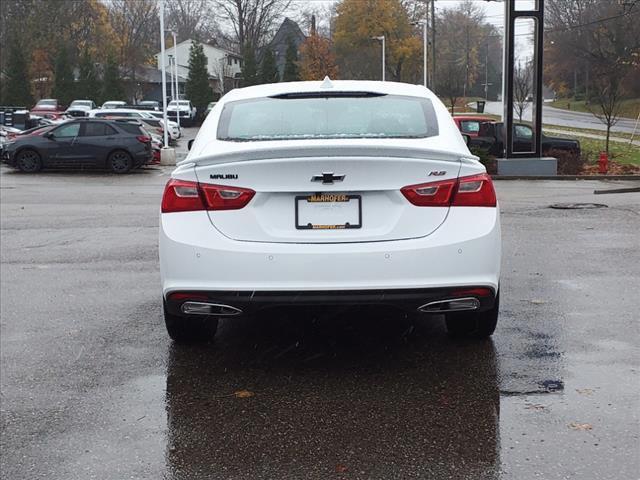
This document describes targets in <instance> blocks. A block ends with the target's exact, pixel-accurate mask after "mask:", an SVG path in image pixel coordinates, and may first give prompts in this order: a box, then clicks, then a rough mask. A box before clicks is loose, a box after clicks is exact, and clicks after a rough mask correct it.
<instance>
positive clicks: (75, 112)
mask: <svg viewBox="0 0 640 480" xmlns="http://www.w3.org/2000/svg"><path fill="white" fill-rule="evenodd" d="M95 108H96V104H95V102H94V101H93V100H74V101H73V102H71V105H69V108H67V110H66V111H65V112H64V113H65V115H68V116H70V117H86V116H88V115H89V112H90V111H91V110H93V109H95Z"/></svg>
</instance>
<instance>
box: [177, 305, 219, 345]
mask: <svg viewBox="0 0 640 480" xmlns="http://www.w3.org/2000/svg"><path fill="white" fill-rule="evenodd" d="M164 323H165V325H166V327H167V333H168V334H169V337H171V339H172V340H173V341H174V342H176V343H205V342H209V341H211V340H213V337H215V336H216V332H217V331H218V319H217V318H216V317H209V316H200V315H190V316H186V315H185V316H180V315H173V314H171V313H169V312H167V307H166V305H165V307H164Z"/></svg>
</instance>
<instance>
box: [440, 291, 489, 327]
mask: <svg viewBox="0 0 640 480" xmlns="http://www.w3.org/2000/svg"><path fill="white" fill-rule="evenodd" d="M499 311H500V292H498V294H497V295H496V300H495V303H494V305H493V307H492V308H491V310H485V311H484V312H478V313H476V312H455V313H449V314H447V315H446V324H447V332H448V333H449V335H451V336H452V337H467V338H487V337H490V336H491V335H493V332H494V331H495V330H496V325H497V324H498V314H499Z"/></svg>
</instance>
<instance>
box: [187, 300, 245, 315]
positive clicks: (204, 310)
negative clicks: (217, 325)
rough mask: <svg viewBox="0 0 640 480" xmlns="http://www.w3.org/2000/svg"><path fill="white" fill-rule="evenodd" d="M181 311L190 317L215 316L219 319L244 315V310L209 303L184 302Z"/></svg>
mask: <svg viewBox="0 0 640 480" xmlns="http://www.w3.org/2000/svg"><path fill="white" fill-rule="evenodd" d="M180 309H181V310H182V313H185V314H188V315H215V316H217V317H233V316H235V315H240V314H241V313H242V310H240V309H239V308H236V307H232V306H231V305H223V304H220V303H207V302H184V303H183V304H182V307H180Z"/></svg>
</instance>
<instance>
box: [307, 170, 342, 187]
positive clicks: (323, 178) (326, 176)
mask: <svg viewBox="0 0 640 480" xmlns="http://www.w3.org/2000/svg"><path fill="white" fill-rule="evenodd" d="M343 180H344V175H334V174H333V172H329V173H326V172H322V175H314V176H313V177H311V181H312V182H322V184H323V185H332V184H333V182H341V181H343Z"/></svg>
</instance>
